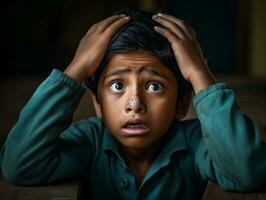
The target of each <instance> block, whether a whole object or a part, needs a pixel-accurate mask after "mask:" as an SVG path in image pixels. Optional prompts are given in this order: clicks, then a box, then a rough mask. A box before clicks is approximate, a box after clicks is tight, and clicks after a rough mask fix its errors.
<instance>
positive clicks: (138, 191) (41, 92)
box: [1, 10, 266, 199]
mask: <svg viewBox="0 0 266 200" xmlns="http://www.w3.org/2000/svg"><path fill="white" fill-rule="evenodd" d="M86 79H87V81H86V83H87V85H88V87H89V88H90V90H91V93H92V97H93V102H94V107H95V110H96V113H97V116H98V118H95V117H93V118H90V119H87V120H82V121H80V122H76V123H72V121H71V119H72V114H73V112H74V110H75V108H76V107H77V105H78V103H79V100H80V98H81V96H82V95H83V94H84V92H85V91H84V88H82V87H81V85H80V83H82V82H83V81H84V80H86ZM188 83H189V84H188ZM191 86H192V87H193V91H194V93H195V96H194V98H193V103H194V106H195V109H196V112H197V115H198V117H199V119H198V120H188V121H179V120H176V119H175V118H176V115H177V116H178V118H182V117H183V116H184V114H185V113H186V111H187V108H188V105H189V99H190V98H189V97H190V91H191ZM265 153H266V149H265V144H263V143H262V142H261V140H260V134H259V131H258V128H257V126H256V125H255V123H254V122H253V121H252V120H251V119H250V118H248V117H247V116H245V115H244V114H242V113H241V111H240V109H239V106H238V104H237V101H236V97H235V94H234V92H233V90H232V89H230V88H229V87H228V86H227V85H226V84H224V83H215V80H214V79H213V76H212V75H211V73H210V72H209V70H208V67H207V64H206V62H205V59H204V58H203V55H202V52H201V50H200V47H199V45H198V43H197V41H196V36H195V33H194V31H193V30H192V29H191V28H190V27H189V26H188V25H187V24H185V23H184V22H183V21H181V20H180V19H177V18H175V17H173V16H170V15H166V14H157V15H153V14H152V13H148V12H144V11H136V10H127V11H123V12H122V13H118V14H116V15H113V16H111V17H109V18H107V19H105V20H103V21H101V22H99V23H97V24H95V25H93V26H92V27H91V28H90V29H89V31H88V32H87V34H86V35H85V37H84V38H83V39H82V40H81V42H80V44H79V47H78V49H77V52H76V55H75V57H74V59H73V61H72V62H71V64H70V65H69V66H68V67H67V69H66V70H65V71H64V73H62V72H60V71H59V70H54V71H53V72H52V74H51V75H50V76H49V77H48V78H47V80H45V81H44V82H43V83H42V84H41V85H40V86H39V88H38V89H37V91H36V92H35V93H34V95H33V96H32V98H31V99H30V101H29V102H28V104H27V105H26V106H25V107H24V109H23V110H22V112H21V114H20V117H19V119H18V122H17V124H16V125H15V126H14V127H13V129H12V130H11V132H10V133H9V136H8V138H7V141H6V143H5V145H4V147H3V149H2V152H1V162H2V163H1V166H2V173H3V175H4V176H5V177H6V178H7V179H9V180H11V181H12V182H13V183H15V184H21V185H36V184H49V183H51V182H54V181H58V180H62V179H78V180H82V181H84V182H87V183H88V189H87V191H88V195H89V198H90V199H201V197H202V194H203V192H204V190H205V187H206V184H207V181H208V179H211V180H213V181H215V182H216V183H218V184H219V185H220V186H221V187H223V188H225V189H228V190H238V191H250V190H254V189H257V188H259V187H261V186H262V185H263V184H264V182H263V181H264V180H265V172H266V159H265Z"/></svg>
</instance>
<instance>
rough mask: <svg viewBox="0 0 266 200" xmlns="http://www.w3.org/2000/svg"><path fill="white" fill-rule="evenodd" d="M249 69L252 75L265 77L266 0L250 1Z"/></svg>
mask: <svg viewBox="0 0 266 200" xmlns="http://www.w3.org/2000/svg"><path fill="white" fill-rule="evenodd" d="M251 2H252V3H253V4H252V7H251V15H250V17H251V20H250V32H251V34H250V53H251V55H250V63H249V64H250V71H251V74H252V75H254V76H259V77H266V1H265V0H254V1H251Z"/></svg>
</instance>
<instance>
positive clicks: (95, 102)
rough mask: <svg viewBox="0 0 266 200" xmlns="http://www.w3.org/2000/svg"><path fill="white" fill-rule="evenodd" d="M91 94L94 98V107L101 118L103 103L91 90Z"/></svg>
mask: <svg viewBox="0 0 266 200" xmlns="http://www.w3.org/2000/svg"><path fill="white" fill-rule="evenodd" d="M89 94H90V96H91V99H92V103H93V107H94V110H95V113H96V116H97V117H99V118H102V110H101V105H100V103H99V102H98V100H97V97H96V94H95V93H93V92H92V91H90V90H89Z"/></svg>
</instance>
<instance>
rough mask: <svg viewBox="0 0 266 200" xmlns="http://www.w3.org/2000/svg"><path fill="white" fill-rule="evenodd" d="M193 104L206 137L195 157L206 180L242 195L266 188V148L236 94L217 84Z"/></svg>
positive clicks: (225, 86)
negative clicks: (242, 109)
mask: <svg viewBox="0 0 266 200" xmlns="http://www.w3.org/2000/svg"><path fill="white" fill-rule="evenodd" d="M193 103H194V106H195V109H196V112H197V115H198V118H199V120H200V125H201V127H199V129H200V130H201V132H202V136H203V139H202V142H201V144H200V146H199V148H198V149H197V153H196V155H195V158H196V166H197V168H198V170H199V173H200V175H201V176H202V177H203V179H207V178H209V179H212V180H213V181H215V182H217V183H218V184H219V185H220V186H222V187H223V188H225V189H229V190H239V191H250V190H251V191H252V190H254V189H258V188H260V187H261V186H262V185H263V184H265V178H266V159H265V155H266V146H265V144H264V143H262V141H261V138H260V133H259V130H258V127H257V125H256V123H255V122H254V121H253V120H252V119H251V118H249V117H248V116H246V115H245V114H243V113H242V112H241V110H240V108H239V105H238V103H237V99H236V96H235V93H234V91H233V90H232V89H231V88H230V87H228V86H227V85H226V84H224V83H219V84H215V85H212V86H210V87H208V88H207V89H205V90H202V91H201V92H199V93H198V94H197V95H196V96H195V97H194V99H193ZM200 130H197V131H200ZM192 134H193V133H192ZM194 134H196V133H194Z"/></svg>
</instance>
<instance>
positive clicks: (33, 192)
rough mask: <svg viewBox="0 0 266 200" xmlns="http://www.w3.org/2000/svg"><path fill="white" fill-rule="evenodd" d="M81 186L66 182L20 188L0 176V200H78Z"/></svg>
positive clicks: (77, 183)
mask: <svg viewBox="0 0 266 200" xmlns="http://www.w3.org/2000/svg"><path fill="white" fill-rule="evenodd" d="M81 185H82V184H81V183H79V182H66V183H57V184H52V185H48V186H34V187H33V186H32V187H22V186H16V185H13V184H12V183H10V182H8V181H6V180H5V179H4V178H3V176H2V175H0V200H37V199H38V200H79V199H80V188H81Z"/></svg>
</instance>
